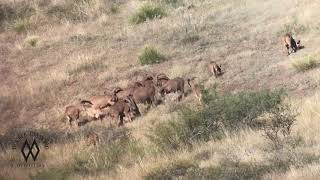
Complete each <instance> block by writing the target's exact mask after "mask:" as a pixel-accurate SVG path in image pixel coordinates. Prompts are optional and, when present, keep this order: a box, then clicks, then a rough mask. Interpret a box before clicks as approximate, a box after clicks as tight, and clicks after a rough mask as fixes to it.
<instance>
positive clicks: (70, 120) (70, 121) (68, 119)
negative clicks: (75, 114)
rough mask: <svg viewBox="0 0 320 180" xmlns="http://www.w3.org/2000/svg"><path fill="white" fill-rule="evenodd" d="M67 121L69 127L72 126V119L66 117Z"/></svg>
mask: <svg viewBox="0 0 320 180" xmlns="http://www.w3.org/2000/svg"><path fill="white" fill-rule="evenodd" d="M67 121H68V122H69V125H70V127H71V126H72V118H71V117H70V116H67Z"/></svg>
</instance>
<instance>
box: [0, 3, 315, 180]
mask: <svg viewBox="0 0 320 180" xmlns="http://www.w3.org/2000/svg"><path fill="white" fill-rule="evenodd" d="M152 3H160V4H161V7H162V8H163V9H162V10H164V11H165V13H166V17H165V18H154V19H153V20H150V21H148V20H147V21H143V23H140V24H138V25H132V24H131V23H130V22H128V19H130V17H131V16H132V15H133V14H134V13H135V12H136V11H137V10H139V7H141V6H143V4H144V2H141V1H138V0H132V1H128V0H117V1H114V0H107V1H105V0H71V1H67V0H48V1H47V0H34V1H27V0H19V1H11V0H4V1H1V3H0V31H1V33H0V59H2V60H3V61H1V62H0V64H1V66H0V73H1V75H2V76H0V81H1V82H2V86H1V87H2V91H1V92H0V99H1V101H0V123H1V127H0V134H1V135H5V136H11V135H12V134H11V133H12V132H11V130H12V129H14V128H26V129H46V130H47V131H49V132H55V131H57V132H61V135H62V136H64V135H66V134H65V133H67V132H69V133H71V134H73V133H75V134H77V133H78V134H79V137H77V138H76V139H75V140H70V139H68V140H67V141H62V140H61V141H58V142H57V143H56V144H54V146H52V147H51V148H50V149H48V150H47V151H43V152H41V158H40V159H39V161H40V160H41V162H44V163H45V164H46V165H47V167H46V168H44V169H40V170H39V171H40V172H36V171H37V170H35V169H33V170H31V171H30V169H23V168H12V167H10V166H9V165H8V164H6V163H3V162H13V163H16V162H21V161H20V160H21V159H19V158H21V156H19V152H17V151H13V150H6V151H2V149H1V153H0V159H1V160H4V161H1V162H0V169H1V171H0V177H6V178H7V177H8V178H12V179H28V178H29V177H26V176H25V174H28V173H30V174H32V175H36V173H43V174H45V172H48V174H49V175H46V174H45V176H43V177H46V178H47V177H48V176H49V177H56V178H60V179H61V178H62V177H66V178H67V177H68V178H70V179H141V178H143V177H156V176H154V175H157V174H159V173H158V172H160V174H166V175H169V176H170V175H175V176H184V177H189V178H193V179H195V178H200V177H199V176H202V177H208V178H211V179H212V178H216V179H219V178H220V179H221V178H226V179H228V178H231V179H232V178H234V179H241V178H258V179H301V178H303V179H317V177H319V173H318V172H319V152H320V151H319V146H318V144H319V143H320V142H319V139H320V137H319V130H320V127H319V124H320V122H319V113H320V109H319V107H320V105H319V104H318V103H317V102H320V101H319V100H320V99H319V94H315V91H316V90H317V88H318V87H319V85H320V79H319V77H320V73H319V71H317V69H315V70H312V71H307V72H305V73H295V72H294V69H293V68H292V67H291V62H290V59H288V58H287V57H286V56H285V55H284V54H283V52H282V51H281V48H282V45H281V44H280V43H279V38H278V35H279V34H280V33H283V32H285V31H292V32H293V33H294V36H295V37H296V38H298V39H301V41H302V44H303V45H304V46H305V48H304V49H302V50H300V51H298V52H297V53H296V54H293V55H292V57H293V58H294V59H299V56H300V55H308V54H314V53H315V52H319V50H320V49H319V48H318V46H317V45H318V44H319V39H318V38H317V36H318V34H319V32H320V31H319V30H320V24H319V21H317V19H318V17H319V15H320V14H319V11H318V9H319V8H320V4H319V2H318V1H315V0H298V1H295V2H291V1H285V0H283V1H281V2H279V1H276V0H268V1H264V2H262V1H257V0H246V1H245V0H240V1H233V0H225V1H220V0H214V1H212V0H204V1H197V0H181V1H180V0H178V1H175V0H172V1H171V0H159V1H158V0H157V1H153V2H152ZM191 4H192V5H193V6H189V5H191ZM188 6H189V8H188ZM162 10H161V13H162ZM302 10H303V11H302ZM156 14H157V13H156ZM151 17H152V18H153V17H156V16H153V15H152V16H151ZM147 18H149V19H152V18H150V17H146V19H147ZM142 19H144V17H143V18H142ZM261 22H263V23H261ZM33 35H36V36H33ZM25 45H27V46H31V47H30V48H27V47H26V46H25ZM145 45H150V46H152V47H157V49H158V50H159V51H161V53H163V54H165V55H166V56H168V57H170V61H165V62H162V63H160V64H154V65H149V66H141V65H140V63H139V55H140V54H141V50H142V49H143V48H144V47H145ZM301 57H303V56H301ZM210 60H215V61H218V62H221V63H222V64H223V67H224V68H225V70H226V73H225V74H224V75H223V76H222V77H219V78H217V79H214V78H211V77H209V75H208V72H207V69H206V64H207V63H208V61H210ZM311 64H312V63H311ZM298 66H301V67H303V68H305V67H307V68H309V67H310V62H309V61H308V62H303V63H302V64H301V65H300V64H299V65H298ZM146 72H155V73H159V72H163V73H167V74H168V75H169V76H170V77H171V78H174V77H177V76H181V77H183V78H186V77H192V76H196V77H198V80H199V82H201V83H203V84H204V85H205V88H208V87H210V86H211V85H212V84H217V85H218V91H219V92H220V93H221V94H223V93H224V92H232V93H233V92H237V91H241V90H258V89H259V90H260V89H265V88H267V89H274V88H284V89H286V90H287V92H288V93H289V97H292V98H293V99H295V101H293V102H292V104H294V105H295V106H296V107H297V108H298V110H299V112H300V114H299V116H298V121H297V123H296V124H295V125H294V126H293V130H292V137H290V138H289V139H288V140H287V141H286V142H285V143H284V146H283V148H282V149H277V150H275V149H270V147H271V146H270V144H269V143H270V142H269V141H268V140H266V139H265V138H264V137H263V136H262V134H263V133H262V132H260V131H256V130H251V129H241V131H240V132H239V134H237V135H234V134H227V135H226V137H224V138H223V139H222V140H220V141H213V140H210V141H208V142H205V143H204V142H195V143H194V144H193V147H195V148H193V149H192V150H190V151H188V152H185V151H176V152H172V153H167V154H162V153H161V152H159V151H158V150H156V148H155V147H154V146H153V145H152V144H151V143H150V142H149V140H148V138H146V134H147V133H148V132H149V130H150V128H149V127H153V126H154V125H155V124H157V123H165V122H168V121H170V120H172V119H176V118H177V116H178V115H177V110H178V109H179V106H180V105H181V104H182V105H186V104H195V102H194V101H193V98H192V97H191V96H188V97H186V99H185V100H184V101H183V102H182V103H181V104H179V103H174V102H173V103H168V104H165V105H160V106H158V107H156V108H153V109H152V110H150V111H149V112H147V113H145V114H144V115H143V117H141V118H138V119H137V120H136V121H135V122H133V123H130V124H128V125H127V126H126V127H127V128H128V131H129V132H130V133H131V134H132V137H133V138H134V139H136V140H137V141H139V142H141V144H142V147H143V148H142V150H141V149H139V148H135V147H132V146H130V145H129V146H128V147H126V148H128V149H129V150H128V151H121V152H127V153H123V154H121V156H119V159H118V160H117V161H114V162H115V163H114V166H113V168H111V170H110V171H108V172H107V171H96V167H101V168H102V169H104V168H106V167H107V166H104V165H102V166H100V165H99V166H96V165H95V161H98V160H97V159H99V160H105V159H104V158H106V157H109V156H108V155H109V154H110V153H107V152H109V151H104V150H106V149H104V148H103V147H98V148H97V149H96V151H92V149H91V148H88V147H87V146H86V145H85V139H84V138H83V136H84V135H85V133H86V131H87V128H92V129H94V130H95V131H97V132H98V133H102V134H103V132H105V128H106V126H107V127H108V125H109V122H108V120H106V121H104V122H103V123H100V122H91V123H88V124H87V125H86V126H84V127H81V128H80V129H79V130H75V129H70V128H68V126H66V125H65V124H63V123H61V121H59V119H60V118H61V114H62V112H63V108H64V107H65V106H66V105H67V104H71V103H72V102H73V101H75V100H76V99H78V98H86V97H89V96H91V95H98V94H103V92H104V91H106V90H107V91H108V90H111V89H112V88H113V87H115V86H121V87H124V86H126V85H127V84H128V83H129V82H132V81H135V80H137V78H140V77H141V76H142V75H143V74H144V73H146ZM120 129H121V128H120ZM108 130H109V129H108ZM108 132H110V131H108ZM2 137H3V136H1V138H2ZM103 139H108V137H107V136H105V138H103ZM107 144H108V143H105V144H104V145H107ZM124 147H125V146H124ZM75 149H76V151H75ZM130 149H131V150H130ZM138 149H139V150H138ZM100 151H104V152H103V153H101V152H100ZM139 152H143V153H142V154H143V155H141V154H140V155H141V156H140V155H136V154H135V153H138V154H139ZM83 153H84V154H85V155H83ZM104 153H107V154H104ZM99 154H100V155H101V156H99ZM102 154H104V155H102ZM115 154H116V153H115ZM77 156H78V157H81V158H83V159H84V160H86V161H85V162H86V164H85V166H84V167H89V169H90V170H89V173H83V172H79V171H77V172H73V171H69V170H70V167H72V166H73V165H74V162H75V158H76V157H77ZM190 160H192V162H190ZM99 163H100V162H99ZM99 163H98V164H99ZM80 164H81V162H80ZM100 164H103V163H100ZM177 164H178V165H177ZM179 164H182V167H186V166H185V165H187V168H182V170H181V174H182V175H181V174H179V173H178V175H177V171H176V170H177V169H179V167H180V166H179ZM190 164H191V165H190ZM274 167H276V168H274ZM71 169H72V168H71ZM185 169H187V170H186V171H185ZM230 169H231V170H233V171H228V170H230ZM64 170H67V171H64ZM90 171H92V172H90ZM70 172H72V173H73V175H70ZM170 173H171V174H170ZM151 175H153V176H151ZM197 175H198V176H197Z"/></svg>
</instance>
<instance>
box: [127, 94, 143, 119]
mask: <svg viewBox="0 0 320 180" xmlns="http://www.w3.org/2000/svg"><path fill="white" fill-rule="evenodd" d="M124 101H125V102H126V103H127V104H128V105H129V108H130V111H131V114H132V116H133V117H136V116H140V115H141V114H140V111H139V108H138V106H137V104H136V102H135V101H134V100H133V97H132V95H129V96H127V97H126V98H125V99H124Z"/></svg>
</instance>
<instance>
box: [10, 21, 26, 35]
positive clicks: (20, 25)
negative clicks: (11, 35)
mask: <svg viewBox="0 0 320 180" xmlns="http://www.w3.org/2000/svg"><path fill="white" fill-rule="evenodd" d="M29 26H30V22H29V20H28V19H17V20H15V21H14V23H13V29H14V30H15V31H16V32H17V33H22V32H24V31H26V30H27V29H28V27H29Z"/></svg>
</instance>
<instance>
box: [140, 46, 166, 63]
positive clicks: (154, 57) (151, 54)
mask: <svg viewBox="0 0 320 180" xmlns="http://www.w3.org/2000/svg"><path fill="white" fill-rule="evenodd" d="M165 60H166V58H165V56H164V55H162V54H161V53H160V52H158V51H157V50H156V49H154V48H152V47H145V48H144V50H143V52H142V54H141V55H140V56H139V61H140V64H141V65H147V64H156V63H161V62H163V61H165Z"/></svg>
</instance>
